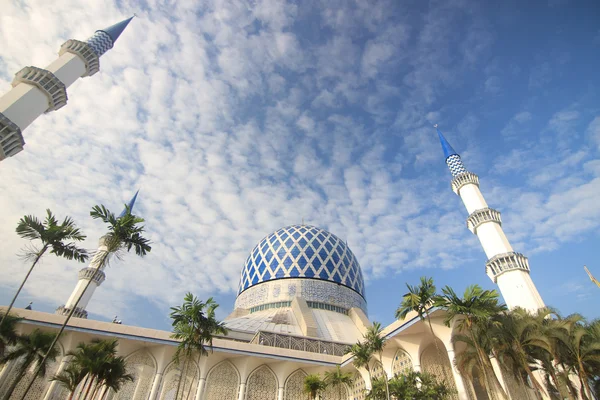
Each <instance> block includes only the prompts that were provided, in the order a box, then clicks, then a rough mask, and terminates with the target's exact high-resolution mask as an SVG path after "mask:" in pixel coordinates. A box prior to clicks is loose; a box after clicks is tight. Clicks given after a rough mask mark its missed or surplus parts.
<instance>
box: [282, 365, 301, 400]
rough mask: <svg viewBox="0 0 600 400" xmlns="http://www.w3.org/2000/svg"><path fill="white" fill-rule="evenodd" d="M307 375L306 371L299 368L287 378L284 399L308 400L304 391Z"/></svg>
mask: <svg viewBox="0 0 600 400" xmlns="http://www.w3.org/2000/svg"><path fill="white" fill-rule="evenodd" d="M305 376H306V373H305V372H304V371H302V370H301V369H299V370H298V371H296V372H294V373H293V374H292V375H290V376H289V377H288V378H287V381H285V391H284V396H283V400H306V393H304V377H305Z"/></svg>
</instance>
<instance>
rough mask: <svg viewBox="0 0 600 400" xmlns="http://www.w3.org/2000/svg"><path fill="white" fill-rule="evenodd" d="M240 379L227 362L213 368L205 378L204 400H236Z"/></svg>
mask: <svg viewBox="0 0 600 400" xmlns="http://www.w3.org/2000/svg"><path fill="white" fill-rule="evenodd" d="M239 386H240V378H239V376H238V374H237V372H236V370H235V368H234V367H233V365H231V364H230V363H228V362H223V363H221V364H219V365H217V366H216V367H214V368H213V369H212V370H211V371H210V373H209V374H208V377H207V378H206V392H205V393H206V394H205V397H204V398H205V400H237V397H238V390H239Z"/></svg>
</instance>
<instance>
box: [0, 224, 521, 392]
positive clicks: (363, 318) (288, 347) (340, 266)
mask: <svg viewBox="0 0 600 400" xmlns="http://www.w3.org/2000/svg"><path fill="white" fill-rule="evenodd" d="M16 312H17V313H18V314H19V315H20V316H22V317H24V320H23V322H22V323H20V324H19V329H20V331H21V332H22V333H27V332H30V331H32V330H33V329H35V328H41V329H44V330H48V331H56V330H58V329H59V327H60V324H61V323H62V321H63V319H64V316H62V315H55V314H48V313H42V312H36V311H30V310H16ZM431 317H432V326H433V330H434V333H435V337H434V336H433V335H432V334H431V332H430V330H429V327H428V326H427V325H426V323H424V322H422V321H421V320H419V318H418V317H417V316H416V315H414V314H409V315H408V316H407V318H406V319H405V320H403V321H396V322H394V323H393V324H391V325H389V326H387V327H386V328H385V329H384V331H383V333H382V334H383V335H385V337H386V338H387V339H388V341H387V345H386V347H385V351H384V354H383V363H382V364H380V363H379V361H376V360H373V362H372V365H371V371H372V373H373V376H374V377H379V376H382V374H383V371H385V373H386V375H387V376H388V377H392V376H394V375H395V374H400V373H402V371H405V370H416V371H425V372H428V373H431V374H433V375H434V376H436V377H438V378H439V379H445V378H446V377H451V378H452V380H451V382H450V385H451V386H452V387H453V388H454V389H456V396H455V399H459V400H474V399H487V395H486V394H485V390H483V388H481V387H479V386H478V385H477V382H476V383H475V385H476V386H475V387H474V386H472V384H471V383H469V381H467V380H463V378H462V377H461V375H460V374H459V372H458V371H457V370H456V368H453V367H452V365H453V364H452V362H453V361H454V358H455V355H456V354H458V353H460V351H462V349H461V348H455V347H454V345H453V343H452V337H453V334H454V332H455V331H454V329H453V328H448V327H446V326H445V325H444V323H443V321H444V313H443V312H442V311H441V310H435V311H433V312H432V315H431ZM224 322H225V324H226V326H227V327H228V329H229V333H228V335H226V336H223V337H218V338H216V339H215V340H214V343H213V349H212V350H213V351H212V353H210V354H209V356H207V357H201V358H200V359H199V360H197V359H196V360H193V361H192V362H190V363H189V364H188V365H189V367H188V368H186V370H185V377H183V378H182V384H181V387H180V390H183V393H184V397H183V398H185V399H195V400H305V399H306V398H307V395H306V394H305V393H304V392H303V380H304V377H305V376H306V375H307V374H314V373H320V374H321V375H322V374H323V373H324V372H325V371H331V370H333V369H334V368H336V366H338V365H339V366H341V367H342V369H343V370H344V371H352V372H354V373H355V380H354V383H353V384H352V385H351V386H347V387H344V388H343V389H342V390H338V389H335V390H334V389H328V390H327V391H326V392H325V393H324V394H323V395H322V396H321V398H322V399H323V400H330V399H331V400H342V399H344V400H346V399H350V400H363V399H364V398H365V395H366V392H367V390H369V389H370V380H369V375H368V373H367V371H366V370H364V369H361V370H356V369H355V367H354V365H353V363H352V358H351V356H350V355H346V354H345V352H346V349H347V348H348V347H349V346H350V345H351V344H353V343H356V342H357V341H358V340H360V339H361V338H362V335H363V334H364V332H365V331H366V329H367V327H368V326H370V322H369V320H368V318H367V302H366V299H365V291H364V282H363V277H362V272H361V270H360V265H359V263H358V261H357V259H356V257H355V256H354V254H353V253H352V251H351V250H350V248H349V247H348V246H347V244H346V243H344V242H343V241H342V240H340V239H339V238H338V237H336V236H335V235H333V234H331V233H329V232H327V231H325V230H323V229H319V228H317V227H314V226H308V225H292V226H288V227H285V228H282V229H279V230H277V231H276V232H273V233H271V234H270V235H268V236H266V237H265V238H264V239H263V240H261V241H260V242H259V243H258V244H257V245H256V247H255V248H254V249H253V250H252V251H251V252H250V255H249V256H248V259H247V261H246V263H245V265H244V267H243V269H242V272H241V275H240V286H239V293H238V297H237V300H236V303H235V308H234V310H233V311H232V313H231V314H230V315H229V316H228V317H227V318H226V319H225V321H224ZM94 338H100V339H108V338H116V339H118V341H119V348H118V351H119V354H120V355H123V356H124V357H126V360H127V364H128V368H129V372H130V373H132V374H133V375H134V376H135V380H134V381H133V382H130V383H127V384H126V385H125V386H124V387H123V388H122V389H121V391H119V392H118V393H110V394H109V395H108V398H109V399H128V400H129V399H135V400H172V399H174V396H175V392H176V390H177V386H178V383H179V379H180V376H181V375H182V373H183V371H181V370H180V367H179V366H178V365H176V364H175V363H174V362H173V355H174V353H175V350H176V347H177V342H176V341H175V340H173V339H172V338H171V337H170V333H169V332H166V331H157V330H152V329H145V328H139V327H132V326H125V325H119V324H113V323H107V322H99V321H92V320H87V319H84V318H74V319H72V320H71V322H70V324H69V326H68V328H67V330H66V331H65V334H64V335H63V337H62V338H61V339H60V349H61V356H59V357H58V359H57V360H56V362H54V363H53V365H52V366H51V367H50V368H49V371H48V373H47V377H49V376H52V375H53V374H55V373H57V372H59V371H61V370H62V369H63V368H65V366H66V365H67V364H68V359H69V357H68V356H65V354H67V353H68V352H69V351H70V350H73V349H75V347H76V346H77V344H79V343H82V342H90V341H91V340H92V339H94ZM436 342H437V346H436ZM438 348H439V349H441V351H440V352H439V353H438V351H437V349H438ZM14 371H15V364H14V363H12V364H11V363H9V364H7V365H6V366H4V368H3V369H2V372H0V387H3V386H4V385H6V384H8V383H10V380H11V379H14V378H15V373H14ZM31 373H32V371H29V374H31ZM499 375H500V376H501V377H502V379H501V381H502V382H503V384H504V387H505V390H507V391H508V393H511V398H512V399H522V398H527V397H526V396H527V393H526V389H525V388H523V387H521V386H519V385H518V384H517V383H516V382H515V381H514V380H513V379H512V378H511V376H512V375H511V374H510V373H506V372H504V373H503V372H501V371H499ZM25 381H27V379H25V380H23V382H25ZM24 389H25V383H21V384H20V385H19V386H18V387H17V390H16V391H15V393H14V394H13V396H12V397H11V399H10V400H12V399H20V397H21V396H22V393H23V390H24ZM340 396H341V398H340ZM67 397H68V393H67V391H66V390H65V389H64V388H62V387H61V386H59V385H58V384H57V383H56V382H49V381H48V380H47V378H45V379H44V378H38V379H37V381H36V382H35V384H34V386H33V389H32V390H31V391H30V393H29V394H28V395H27V397H26V399H31V400H33V399H36V400H37V399H44V400H59V399H60V400H63V399H66V398H67ZM75 398H77V397H75ZM180 398H181V397H180Z"/></svg>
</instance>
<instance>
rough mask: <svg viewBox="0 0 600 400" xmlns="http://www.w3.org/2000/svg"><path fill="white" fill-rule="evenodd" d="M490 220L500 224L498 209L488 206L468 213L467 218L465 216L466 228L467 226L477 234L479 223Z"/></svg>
mask: <svg viewBox="0 0 600 400" xmlns="http://www.w3.org/2000/svg"><path fill="white" fill-rule="evenodd" d="M490 221H492V222H496V223H497V224H498V225H502V219H501V218H500V211H498V210H494V209H493V208H489V207H488V208H482V209H480V210H475V211H473V212H472V213H471V215H469V218H467V228H469V230H470V231H471V232H472V233H473V234H477V228H478V227H479V225H481V224H484V223H486V222H490Z"/></svg>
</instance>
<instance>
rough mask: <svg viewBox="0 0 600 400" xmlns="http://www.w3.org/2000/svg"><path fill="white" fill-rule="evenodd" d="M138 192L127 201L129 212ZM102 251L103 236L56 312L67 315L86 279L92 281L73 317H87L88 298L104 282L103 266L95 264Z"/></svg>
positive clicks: (85, 284)
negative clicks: (93, 254) (68, 295)
mask: <svg viewBox="0 0 600 400" xmlns="http://www.w3.org/2000/svg"><path fill="white" fill-rule="evenodd" d="M138 193H139V190H138V191H137V192H136V193H135V195H134V196H133V198H132V199H131V200H130V201H129V204H128V207H129V210H130V212H131V211H132V210H133V206H134V205H135V200H136V199H137V195H138ZM126 212H127V208H125V209H124V210H123V212H122V213H121V214H120V215H119V218H121V217H122V216H124V215H125V213H126ZM102 251H106V245H105V244H104V238H100V241H99V243H98V251H97V252H96V256H94V258H93V259H92V261H91V262H90V265H89V267H87V268H83V269H82V270H80V271H79V281H78V282H77V285H76V286H75V289H74V290H73V293H71V296H70V297H69V300H67V303H66V304H65V305H64V306H60V307H58V308H57V309H56V314H60V315H68V314H69V312H70V311H71V308H72V307H73V305H74V304H75V303H76V302H77V299H78V298H79V296H80V295H81V293H82V292H83V291H84V290H85V287H86V286H87V284H88V281H90V280H91V281H92V283H91V284H90V286H88V288H87V290H86V292H85V294H84V295H83V297H82V298H81V300H80V301H79V304H77V308H76V310H75V312H74V313H73V316H74V317H77V318H87V315H88V313H87V311H86V310H85V308H86V307H87V305H88V303H89V301H90V299H91V298H92V295H93V294H94V291H95V290H96V288H97V287H98V286H100V285H101V284H102V282H104V279H105V278H106V275H105V274H104V271H103V268H98V264H97V262H98V259H97V257H99V253H101V252H102Z"/></svg>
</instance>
